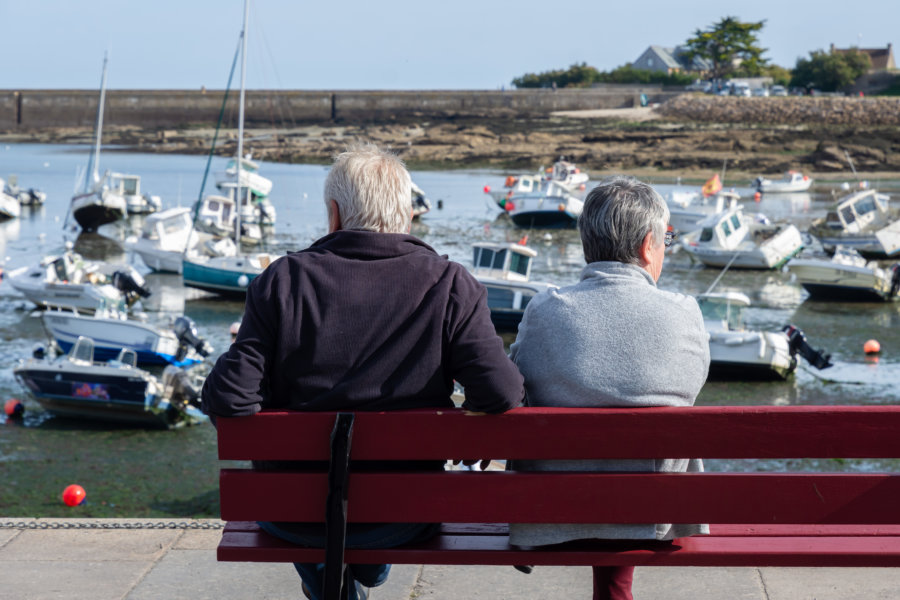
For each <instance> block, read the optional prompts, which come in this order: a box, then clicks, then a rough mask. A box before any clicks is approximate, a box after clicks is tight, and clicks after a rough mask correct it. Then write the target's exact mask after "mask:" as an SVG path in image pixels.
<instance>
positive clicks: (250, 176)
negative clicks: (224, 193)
mask: <svg viewBox="0 0 900 600" xmlns="http://www.w3.org/2000/svg"><path fill="white" fill-rule="evenodd" d="M238 171H240V174H241V175H240V183H241V187H242V188H249V189H250V191H251V193H252V194H253V195H255V196H260V197H267V196H268V195H269V194H270V193H271V192H272V180H271V179H267V178H265V177H263V176H262V175H260V174H259V164H258V163H255V162H253V161H252V160H251V159H250V157H249V154H248V155H247V157H245V158H243V159H242V160H241V166H240V169H238V165H237V160H236V159H234V158H232V159H231V160H229V161H228V165H227V166H226V167H225V171H223V172H220V173H217V174H216V187H218V188H219V189H222V187H223V186H224V185H225V184H229V183H237V181H238Z"/></svg>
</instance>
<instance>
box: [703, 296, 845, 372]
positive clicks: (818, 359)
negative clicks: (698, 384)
mask: <svg viewBox="0 0 900 600" xmlns="http://www.w3.org/2000/svg"><path fill="white" fill-rule="evenodd" d="M697 303H698V304H699V305H700V311H701V312H702V313H703V324H704V326H705V327H706V331H707V332H708V333H709V358H710V364H709V377H710V378H711V379H738V380H759V379H763V380H778V379H787V377H789V376H790V374H791V373H793V372H794V370H796V368H797V355H798V354H800V355H801V356H803V357H804V358H805V359H806V360H807V361H808V362H809V363H810V364H811V365H812V366H814V367H816V368H817V369H825V368H828V367H830V366H831V362H830V356H829V355H826V354H824V353H823V352H822V351H821V350H814V349H813V348H812V347H811V346H810V345H809V344H808V343H807V341H806V336H805V335H804V334H803V332H802V331H800V330H799V329H797V328H796V327H794V326H793V325H787V326H785V328H784V329H783V330H782V331H753V330H748V329H747V328H746V327H745V325H744V311H745V309H746V308H747V307H748V306H750V298H748V297H747V296H746V295H745V294H741V293H739V292H723V293H706V294H700V295H698V296H697Z"/></svg>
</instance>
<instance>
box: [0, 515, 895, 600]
mask: <svg viewBox="0 0 900 600" xmlns="http://www.w3.org/2000/svg"><path fill="white" fill-rule="evenodd" d="M0 523H2V524H4V525H6V524H9V523H15V524H16V525H21V527H22V528H11V527H4V528H2V529H0V599H2V600H38V599H40V600H44V599H47V600H57V599H78V600H112V599H117V600H118V599H124V600H177V599H181V598H184V599H190V600H204V599H209V600H223V599H244V598H247V599H257V600H276V599H277V600H281V599H291V600H298V599H302V597H303V596H302V594H301V593H300V586H299V583H298V577H297V575H296V574H295V572H294V570H293V568H292V567H291V566H290V565H286V564H250V563H219V562H216V555H215V548H216V544H217V543H218V539H219V535H220V533H221V532H220V530H219V529H202V528H199V527H210V526H213V527H214V526H216V525H217V524H219V523H220V522H219V521H192V520H165V519H158V520H131V519H103V520H96V521H95V520H88V519H85V520H77V521H64V523H74V524H76V525H79V526H90V528H77V529H75V528H52V527H53V526H54V525H59V524H61V523H63V521H62V520H59V519H40V520H36V519H2V518H0ZM135 524H144V527H143V528H140V529H122V528H112V527H124V526H127V525H132V526H133V525H135ZM172 524H175V525H177V526H178V528H161V527H166V526H168V525H172ZM47 526H49V527H50V528H47V529H43V528H40V527H47ZM31 527H34V528H31ZM590 577H591V574H590V569H588V568H586V567H538V568H536V569H535V571H534V573H532V574H531V575H524V574H522V573H519V572H518V571H515V570H514V569H513V568H512V567H454V566H440V565H438V566H435V565H424V566H422V565H397V566H395V567H394V570H393V572H392V573H391V577H390V579H389V580H388V583H387V584H385V585H384V586H382V587H380V588H376V589H374V590H372V595H371V598H372V600H411V599H416V600H426V599H427V600H460V599H469V598H484V599H490V600H504V599H510V600H512V599H516V600H532V599H534V600H537V599H541V600H546V599H557V598H573V599H588V598H590V587H591V581H590ZM634 592H635V598H636V599H638V600H651V599H653V600H657V599H661V600H682V599H684V600H687V599H690V600H703V599H720V598H721V599H724V600H744V599H746V600H803V599H810V600H812V599H815V600H838V599H840V600H847V599H854V598H860V599H862V598H864V599H867V600H874V599H881V598H883V599H891V600H894V599H897V598H900V569H769V568H766V569H733V568H661V567H660V568H644V569H638V570H637V572H636V576H635V585H634Z"/></svg>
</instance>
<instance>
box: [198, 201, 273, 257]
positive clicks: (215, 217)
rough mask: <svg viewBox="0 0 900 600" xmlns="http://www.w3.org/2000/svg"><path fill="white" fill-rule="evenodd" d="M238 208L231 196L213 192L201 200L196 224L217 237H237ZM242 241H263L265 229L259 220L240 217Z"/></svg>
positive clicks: (201, 229) (251, 243)
mask: <svg viewBox="0 0 900 600" xmlns="http://www.w3.org/2000/svg"><path fill="white" fill-rule="evenodd" d="M238 210H239V209H238V208H237V206H236V204H235V199H234V195H232V196H231V197H226V196H220V195H217V194H212V195H208V196H205V197H204V198H203V200H202V201H201V202H200V206H199V209H198V211H197V217H196V219H195V221H194V226H195V227H196V228H197V229H198V230H199V231H203V232H206V233H209V234H211V235H213V236H216V237H235V233H236V230H237V227H238V218H237V214H238ZM240 229H241V233H240V241H241V242H242V243H244V244H248V245H256V244H260V243H262V240H263V230H262V227H260V225H259V223H258V222H254V221H245V220H244V219H243V217H242V218H241V219H240Z"/></svg>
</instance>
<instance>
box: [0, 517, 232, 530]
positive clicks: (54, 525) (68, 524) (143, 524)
mask: <svg viewBox="0 0 900 600" xmlns="http://www.w3.org/2000/svg"><path fill="white" fill-rule="evenodd" d="M224 527H225V523H224V522H223V521H219V520H216V519H203V520H187V521H127V522H110V521H106V520H99V521H94V520H89V519H82V520H74V521H57V520H53V521H42V520H37V521H0V529H222V528H224Z"/></svg>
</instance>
